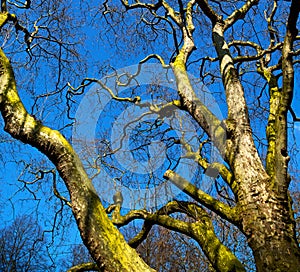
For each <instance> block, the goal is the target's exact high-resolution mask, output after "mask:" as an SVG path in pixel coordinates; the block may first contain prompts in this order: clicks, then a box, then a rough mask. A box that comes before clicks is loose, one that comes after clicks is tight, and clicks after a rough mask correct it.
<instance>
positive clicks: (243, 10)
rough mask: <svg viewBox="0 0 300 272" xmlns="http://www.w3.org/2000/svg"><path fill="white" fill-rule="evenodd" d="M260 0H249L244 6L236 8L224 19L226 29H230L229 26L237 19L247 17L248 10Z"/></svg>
mask: <svg viewBox="0 0 300 272" xmlns="http://www.w3.org/2000/svg"><path fill="white" fill-rule="evenodd" d="M258 2H259V0H248V1H246V3H245V4H244V6H242V7H241V8H239V9H236V10H234V12H233V13H232V14H231V15H230V16H228V17H227V18H226V20H225V21H224V23H225V25H224V29H225V30H226V29H228V28H229V27H231V26H232V25H233V24H234V23H235V22H236V21H237V20H240V19H243V18H245V16H246V14H247V12H248V11H249V10H250V9H251V8H252V7H253V6H255V5H257V4H258Z"/></svg>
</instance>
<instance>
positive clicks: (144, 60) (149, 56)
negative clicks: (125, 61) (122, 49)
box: [140, 54, 170, 68]
mask: <svg viewBox="0 0 300 272" xmlns="http://www.w3.org/2000/svg"><path fill="white" fill-rule="evenodd" d="M149 59H157V60H159V62H160V63H161V65H162V67H163V68H170V65H168V64H166V63H165V61H164V59H163V58H162V57H161V56H160V55H157V54H151V55H148V56H147V57H146V58H144V59H142V60H141V61H140V64H142V63H145V62H147V61H148V60H149Z"/></svg>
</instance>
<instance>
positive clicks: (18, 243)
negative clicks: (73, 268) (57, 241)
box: [0, 216, 50, 271]
mask: <svg viewBox="0 0 300 272" xmlns="http://www.w3.org/2000/svg"><path fill="white" fill-rule="evenodd" d="M44 246H45V241H44V238H43V233H42V230H41V228H40V226H38V224H37V223H36V222H34V221H33V220H32V218H31V217H28V216H27V217H25V216H23V217H20V218H17V219H16V220H15V221H14V222H13V223H12V224H11V225H10V226H8V227H6V228H3V229H2V230H1V236H0V258H1V261H0V268H1V271H45V269H47V268H48V267H49V261H50V259H48V256H47V252H46V248H45V247H44ZM47 263H48V264H47Z"/></svg>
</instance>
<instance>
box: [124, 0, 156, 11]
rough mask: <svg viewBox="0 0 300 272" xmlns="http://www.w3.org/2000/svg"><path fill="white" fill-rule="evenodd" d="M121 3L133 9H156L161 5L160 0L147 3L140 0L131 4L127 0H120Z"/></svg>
mask: <svg viewBox="0 0 300 272" xmlns="http://www.w3.org/2000/svg"><path fill="white" fill-rule="evenodd" d="M122 4H123V5H124V7H125V8H126V9H127V10H129V9H135V8H146V9H150V10H157V9H158V8H159V7H161V6H162V0H159V1H158V2H157V3H156V4H149V3H147V4H146V3H142V2H136V3H134V4H131V5H130V4H129V3H128V0H122Z"/></svg>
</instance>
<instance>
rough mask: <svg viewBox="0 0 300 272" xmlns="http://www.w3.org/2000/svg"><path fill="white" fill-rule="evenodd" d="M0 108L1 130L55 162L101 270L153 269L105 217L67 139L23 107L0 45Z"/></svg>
mask: <svg viewBox="0 0 300 272" xmlns="http://www.w3.org/2000/svg"><path fill="white" fill-rule="evenodd" d="M0 110H1V114H2V116H3V119H4V122H5V131H7V132H8V133H9V134H10V135H11V136H12V137H14V138H16V139H19V140H21V141H22V142H24V143H26V144H30V145H31V146H33V147H36V148H37V149H38V150H39V151H41V152H42V153H44V154H45V155H46V156H47V157H48V158H49V159H50V160H51V161H52V162H53V164H54V165H55V166H56V168H57V170H58V172H59V174H60V176H61V177H62V179H63V180H64V182H65V184H66V186H67V188H68V191H69V193H70V197H71V202H72V211H73V214H74V217H75V219H76V222H77V225H78V229H79V231H80V234H81V237H82V240H83V242H84V244H85V245H86V246H87V248H88V249H89V251H90V253H91V256H92V257H93V259H94V260H95V262H96V263H97V265H98V267H99V268H100V269H101V271H110V272H116V271H154V270H152V269H151V268H150V267H149V266H147V265H146V263H145V262H144V261H143V260H142V259H141V258H140V257H139V255H138V254H137V253H136V251H135V250H134V249H132V248H131V247H130V246H129V245H128V244H127V243H126V241H125V239H124V237H123V236H122V235H121V233H120V232H119V231H118V230H117V229H116V227H115V226H114V225H113V224H112V223H111V221H110V220H109V218H108V216H107V214H106V212H105V209H104V207H103V206H102V204H101V202H100V199H99V197H98V195H97V193H96V191H95V188H94V187H93V185H92V182H91V180H90V179H89V178H88V176H87V174H86V172H85V170H84V168H83V165H82V163H81V161H80V159H79V158H78V156H77V154H76V153H75V151H74V150H73V148H72V147H71V145H70V144H69V143H68V141H67V140H66V139H65V138H64V137H63V136H62V135H61V134H60V133H59V132H58V131H56V130H52V129H51V128H49V127H46V126H43V125H42V124H41V123H40V122H39V121H37V120H35V118H34V117H33V116H31V115H30V114H28V113H27V111H26V109H25V108H24V106H23V104H22V102H21V100H20V98H19V95H18V92H17V87H16V82H15V78H14V73H13V70H12V67H11V64H10V62H9V60H8V59H7V57H6V55H5V54H4V52H3V51H2V49H0Z"/></svg>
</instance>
